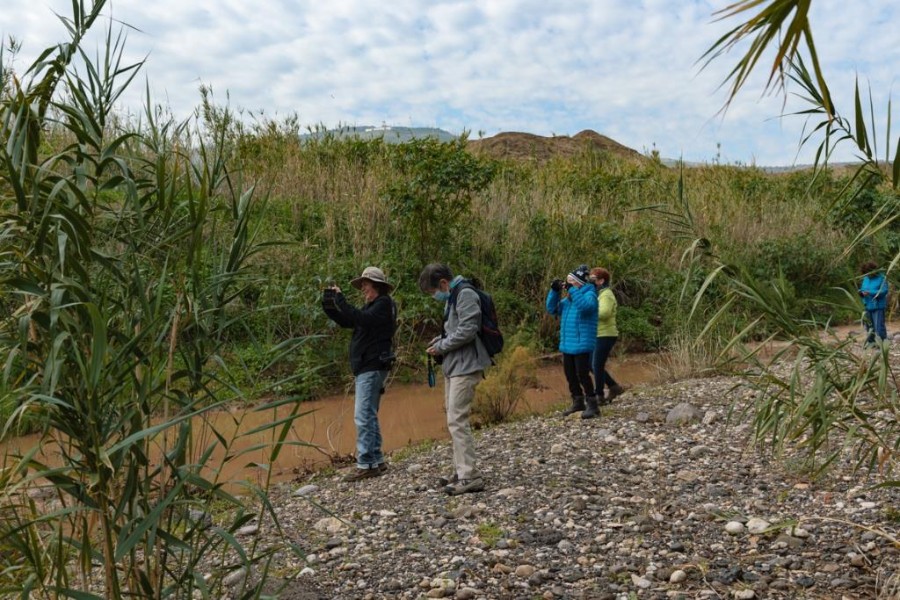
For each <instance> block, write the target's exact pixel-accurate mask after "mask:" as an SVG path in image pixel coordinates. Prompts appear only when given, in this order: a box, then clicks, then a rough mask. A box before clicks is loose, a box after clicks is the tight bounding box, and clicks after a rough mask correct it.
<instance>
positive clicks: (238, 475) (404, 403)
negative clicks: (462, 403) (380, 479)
mask: <svg viewBox="0 0 900 600" xmlns="http://www.w3.org/2000/svg"><path fill="white" fill-rule="evenodd" d="M658 364H659V356H658V355H652V354H648V355H636V356H634V355H632V356H628V357H625V358H624V359H619V360H616V359H612V360H611V361H610V363H608V365H609V369H610V372H611V373H612V374H613V376H614V377H615V378H616V379H617V380H618V381H619V383H620V384H622V385H624V386H626V387H634V386H639V385H644V384H648V383H653V382H656V381H658V380H659V379H660V369H659V368H658V366H657V365H658ZM536 374H537V380H538V381H539V382H540V385H539V387H538V388H536V389H529V390H527V391H526V393H525V398H524V401H523V402H521V403H520V406H519V409H518V411H517V412H518V413H520V414H541V413H546V412H547V411H549V410H551V409H553V408H556V407H560V406H562V405H564V404H567V403H568V398H569V393H568V389H567V387H566V382H565V377H564V375H563V370H562V365H561V364H560V363H559V362H558V361H547V360H544V361H539V364H538V366H537V369H536ZM301 411H302V412H303V413H308V414H303V415H302V416H300V417H299V418H297V419H296V420H295V421H294V423H293V426H292V427H291V430H290V433H289V434H288V438H287V441H288V442H291V444H292V445H288V446H286V447H284V448H283V449H282V451H281V453H280V455H279V457H278V458H277V460H276V461H275V462H274V463H273V464H271V465H269V464H268V463H269V455H270V451H271V448H272V442H273V435H272V432H271V431H269V432H258V433H248V432H253V430H255V429H257V428H259V427H261V426H263V425H265V424H267V423H272V422H274V421H276V420H277V419H279V418H283V417H285V416H286V415H287V414H288V408H287V407H285V406H282V407H280V408H277V409H269V410H265V409H252V408H249V409H248V408H245V407H236V408H232V409H229V410H220V411H217V412H214V413H210V414H208V415H207V416H206V423H204V422H203V421H202V420H200V419H198V421H197V422H196V423H195V432H196V435H197V438H196V439H197V441H198V442H199V444H198V447H200V448H203V447H205V446H207V444H209V443H211V442H212V441H213V439H214V435H213V432H212V429H213V428H214V429H215V431H216V432H217V433H218V434H219V435H221V436H223V437H224V438H225V439H227V440H233V441H232V442H231V443H230V444H229V448H230V451H229V457H227V458H226V456H225V455H224V452H216V453H214V454H213V455H212V457H211V458H210V460H209V461H207V465H206V466H207V471H208V472H207V473H206V476H207V477H212V476H213V471H215V470H218V471H219V473H218V477H217V479H218V480H219V481H226V482H230V483H231V484H234V483H236V482H239V481H251V482H256V483H262V482H263V481H264V479H265V478H266V476H267V475H268V473H267V471H268V470H269V469H271V478H272V480H273V481H287V480H291V479H294V478H297V477H298V476H300V475H305V474H308V473H310V472H312V471H315V470H318V469H321V468H323V467H326V466H328V465H331V464H332V459H333V458H334V457H339V458H343V459H347V458H349V457H350V455H352V454H354V452H355V444H356V441H355V440H356V431H355V427H354V425H353V393H352V390H351V391H350V393H348V394H344V395H335V396H329V397H325V398H321V399H319V400H315V401H312V402H306V403H304V404H303V405H302V406H301ZM378 420H379V423H380V425H381V433H382V438H383V446H384V451H385V452H386V453H387V452H392V451H395V450H398V449H400V448H404V447H407V446H410V445H415V444H418V443H422V442H426V441H428V440H444V439H447V438H448V437H449V436H448V434H447V427H446V421H445V415H444V409H443V379H442V378H441V377H440V374H439V375H438V381H437V385H436V387H434V388H430V387H428V385H427V383H425V382H423V383H421V384H399V383H389V384H388V386H387V389H386V392H385V394H384V396H382V400H381V408H380V410H379V413H378ZM38 443H40V438H39V437H38V436H37V435H28V436H22V437H17V438H13V439H11V440H9V441H8V442H6V443H4V444H3V445H2V449H0V454H3V455H5V456H6V455H9V454H20V453H24V452H27V451H28V450H30V449H32V448H33V447H34V446H35V445H36V444H38ZM39 456H40V457H41V458H42V459H43V460H44V461H46V462H47V463H49V464H50V465H58V464H59V462H60V461H59V458H58V457H59V454H58V451H57V450H56V444H55V443H52V442H51V443H47V442H46V441H45V447H44V449H43V450H42V452H41V454H40V455H39ZM6 460H7V461H9V460H10V459H9V458H7V459H6Z"/></svg>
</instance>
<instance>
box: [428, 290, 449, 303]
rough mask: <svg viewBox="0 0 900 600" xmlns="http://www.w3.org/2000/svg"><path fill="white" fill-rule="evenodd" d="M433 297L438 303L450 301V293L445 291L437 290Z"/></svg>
mask: <svg viewBox="0 0 900 600" xmlns="http://www.w3.org/2000/svg"><path fill="white" fill-rule="evenodd" d="M431 297H432V298H434V299H435V300H437V301H438V302H446V301H447V300H449V299H450V292H445V291H444V290H435V291H434V293H433V294H432V295H431Z"/></svg>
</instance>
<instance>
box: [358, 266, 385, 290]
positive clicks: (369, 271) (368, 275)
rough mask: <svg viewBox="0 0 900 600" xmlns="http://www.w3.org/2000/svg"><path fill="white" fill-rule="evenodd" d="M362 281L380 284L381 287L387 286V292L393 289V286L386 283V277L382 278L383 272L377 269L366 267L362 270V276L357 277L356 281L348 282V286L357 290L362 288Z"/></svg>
mask: <svg viewBox="0 0 900 600" xmlns="http://www.w3.org/2000/svg"><path fill="white" fill-rule="evenodd" d="M363 279H368V280H369V281H371V282H373V283H380V284H382V285H385V286H387V289H388V291H392V290H393V289H394V285H393V284H391V283H388V280H387V277H385V276H384V271H382V270H381V269H379V268H378V267H366V268H365V269H363V272H362V275H360V276H359V277H357V278H356V279H351V280H350V285H352V286H353V287H355V288H356V289H359V288H360V287H361V286H362V282H363Z"/></svg>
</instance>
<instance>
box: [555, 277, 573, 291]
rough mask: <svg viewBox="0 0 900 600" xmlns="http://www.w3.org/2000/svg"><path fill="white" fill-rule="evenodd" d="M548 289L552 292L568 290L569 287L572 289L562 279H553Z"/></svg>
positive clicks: (570, 285)
mask: <svg viewBox="0 0 900 600" xmlns="http://www.w3.org/2000/svg"><path fill="white" fill-rule="evenodd" d="M550 287H551V288H552V289H553V290H555V291H557V292H560V291H562V290H567V289H569V288H570V287H572V284H571V283H569V282H568V281H566V280H564V279H554V280H553V281H551V282H550Z"/></svg>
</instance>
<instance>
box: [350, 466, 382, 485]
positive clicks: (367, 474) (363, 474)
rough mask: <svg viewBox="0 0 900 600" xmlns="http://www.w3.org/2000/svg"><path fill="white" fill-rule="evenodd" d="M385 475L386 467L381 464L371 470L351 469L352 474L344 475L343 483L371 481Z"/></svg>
mask: <svg viewBox="0 0 900 600" xmlns="http://www.w3.org/2000/svg"><path fill="white" fill-rule="evenodd" d="M385 473H387V465H386V464H385V463H381V464H380V465H378V466H377V467H372V468H371V469H360V468H356V469H353V473H350V474H349V475H346V476H345V477H344V481H361V480H363V479H371V478H372V477H380V476H382V475H384V474H385Z"/></svg>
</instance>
